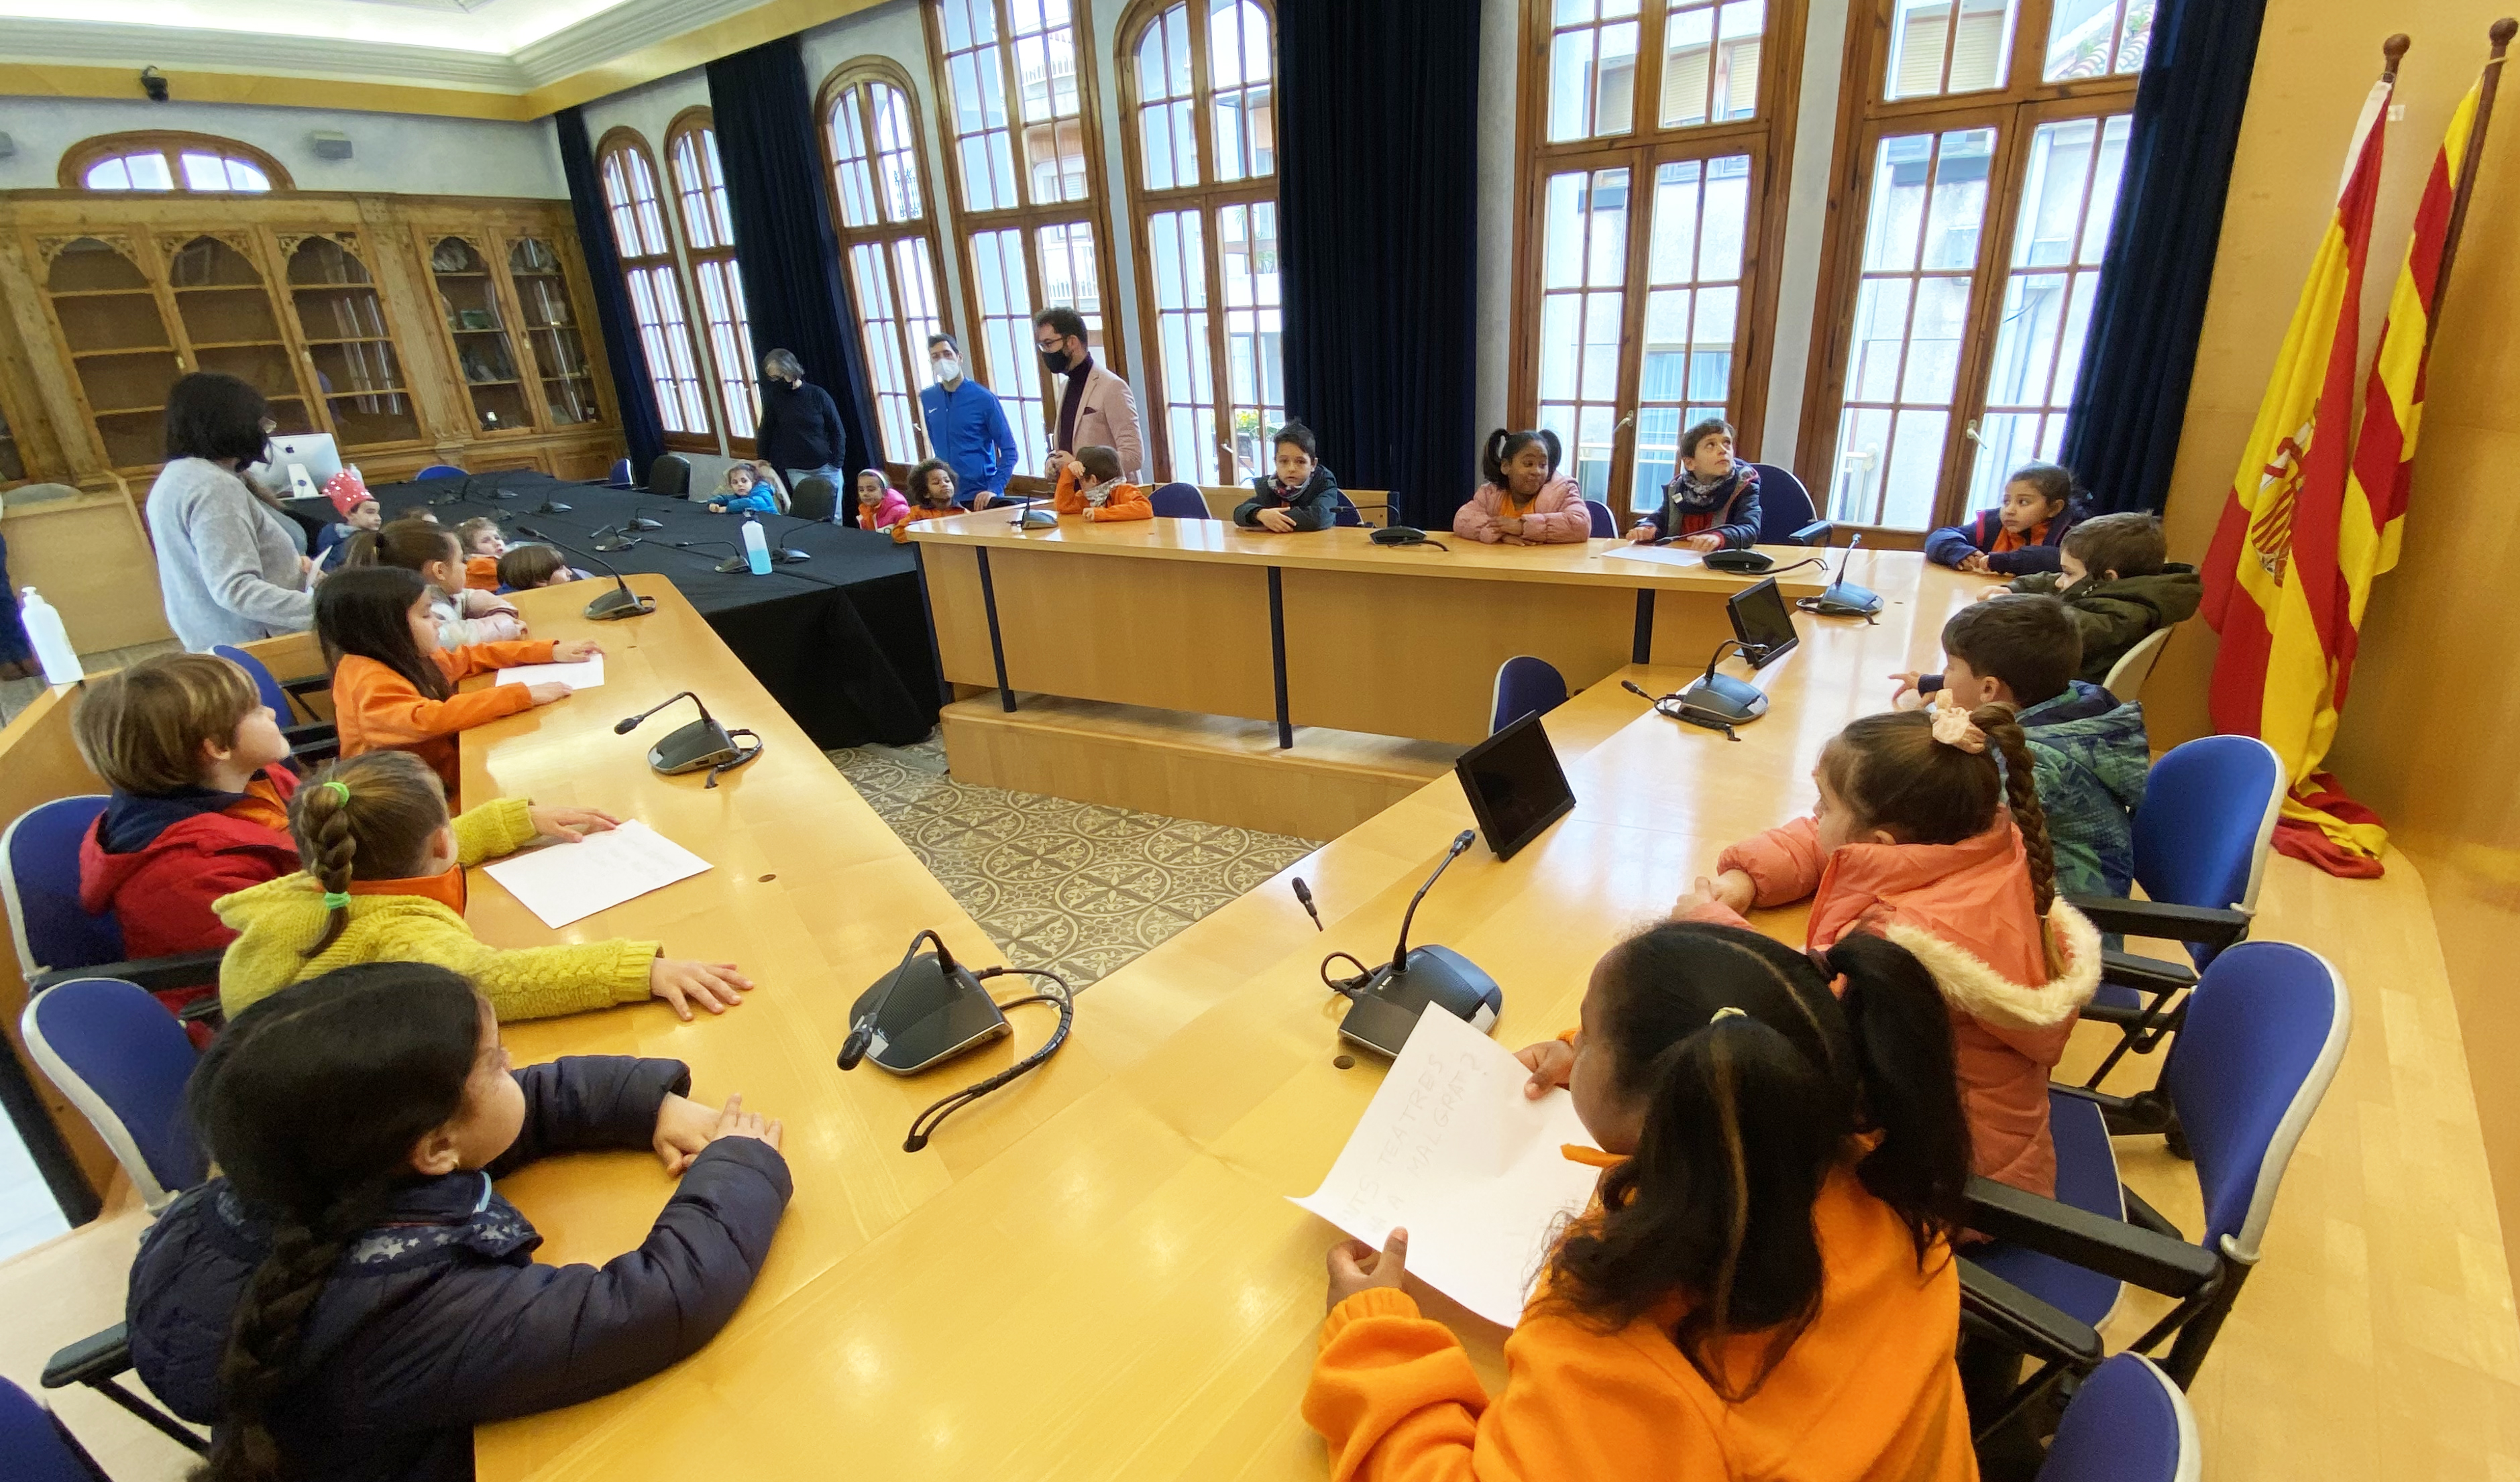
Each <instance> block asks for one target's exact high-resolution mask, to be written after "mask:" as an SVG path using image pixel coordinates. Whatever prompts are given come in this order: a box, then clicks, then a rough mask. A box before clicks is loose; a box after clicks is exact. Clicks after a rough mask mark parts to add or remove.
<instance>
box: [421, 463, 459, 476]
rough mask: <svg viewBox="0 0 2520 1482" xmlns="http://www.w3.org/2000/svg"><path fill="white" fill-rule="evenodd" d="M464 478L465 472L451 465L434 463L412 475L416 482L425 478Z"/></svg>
mask: <svg viewBox="0 0 2520 1482" xmlns="http://www.w3.org/2000/svg"><path fill="white" fill-rule="evenodd" d="M464 476H465V473H464V471H463V470H462V469H459V468H457V467H456V466H455V465H453V464H451V463H433V464H430V465H429V466H428V467H427V468H425V469H423V470H421V471H420V472H417V473H414V474H413V475H412V477H413V478H414V479H415V480H417V479H423V478H462V477H464Z"/></svg>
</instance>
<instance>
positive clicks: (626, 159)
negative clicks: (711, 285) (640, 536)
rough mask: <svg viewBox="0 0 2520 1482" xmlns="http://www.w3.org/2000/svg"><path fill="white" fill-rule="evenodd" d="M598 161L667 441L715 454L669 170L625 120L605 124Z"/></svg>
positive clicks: (623, 275) (688, 449)
mask: <svg viewBox="0 0 2520 1482" xmlns="http://www.w3.org/2000/svg"><path fill="white" fill-rule="evenodd" d="M595 163H596V177H597V179H598V180H599V181H600V182H601V183H602V185H603V188H604V206H605V214H606V216H607V217H608V218H609V219H610V221H611V223H612V245H613V248H614V250H615V251H616V252H618V253H619V255H620V259H621V278H622V282H623V284H624V286H625V287H626V288H627V289H628V290H629V294H630V314H631V317H632V319H633V320H635V321H636V322H637V324H638V327H639V342H640V344H641V346H642V347H644V348H645V349H646V351H647V357H648V381H649V388H650V391H651V393H652V395H653V396H654V397H655V400H656V416H657V420H658V421H659V422H660V423H661V424H662V425H663V427H664V431H665V446H666V447H668V448H672V449H675V450H677V451H680V452H686V453H714V452H716V451H717V450H718V440H717V420H716V417H715V415H714V414H713V413H712V412H711V410H710V402H711V400H712V398H711V397H710V396H709V394H708V391H707V388H706V386H705V385H704V384H703V381H704V377H703V372H702V365H701V361H700V356H699V342H698V341H697V339H696V338H694V337H693V335H692V326H691V320H690V317H689V313H688V311H687V310H686V309H685V307H684V297H685V295H684V292H683V270H682V266H681V264H680V263H679V262H677V261H676V260H675V257H674V240H673V235H672V233H671V232H670V231H669V230H668V229H667V226H666V219H667V218H666V212H667V209H668V207H667V206H666V204H665V202H664V200H663V196H664V177H663V176H662V175H660V174H658V173H657V171H656V157H655V156H654V155H653V154H652V153H651V152H650V150H649V148H648V141H647V140H646V139H645V138H643V137H641V135H640V133H639V131H638V130H637V129H634V128H630V127H628V126H626V125H625V126H622V127H619V128H613V129H609V130H607V131H606V133H605V135H604V137H603V139H602V140H600V141H598V143H597V145H596V151H595ZM624 394H627V388H625V390H624Z"/></svg>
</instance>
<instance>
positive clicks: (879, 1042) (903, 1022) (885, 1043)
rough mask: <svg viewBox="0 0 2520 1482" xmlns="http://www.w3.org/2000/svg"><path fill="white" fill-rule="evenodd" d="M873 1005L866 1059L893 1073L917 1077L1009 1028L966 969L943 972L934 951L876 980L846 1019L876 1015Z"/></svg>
mask: <svg viewBox="0 0 2520 1482" xmlns="http://www.w3.org/2000/svg"><path fill="white" fill-rule="evenodd" d="M896 978H897V979H899V981H898V982H896V981H895V979H896ZM887 989H889V990H890V995H891V996H890V997H889V998H888V999H887V998H886V997H885V992H886V990H887ZM878 1004H880V1005H881V1013H880V1015H879V1016H878V1017H877V1019H876V1020H875V1026H874V1027H875V1039H874V1041H873V1045H872V1048H871V1049H870V1050H869V1051H868V1052H867V1056H866V1057H867V1058H868V1059H870V1060H872V1061H874V1062H875V1063H876V1064H877V1065H880V1066H882V1067H883V1068H884V1069H886V1070H889V1071H891V1072H892V1073H893V1074H895V1075H917V1074H918V1073H919V1072H921V1071H922V1070H925V1069H926V1068H928V1067H929V1066H931V1065H936V1064H940V1063H942V1062H943V1061H946V1060H950V1059H952V1058H954V1057H955V1056H956V1055H962V1054H964V1053H965V1052H967V1051H971V1050H976V1049H978V1048H979V1047H981V1046H982V1045H985V1044H987V1043H988V1042H989V1041H991V1040H994V1039H999V1038H1002V1037H1004V1036H1005V1035H1007V1034H1009V1033H1011V1032H1012V1031H1011V1030H1010V1029H1009V1027H1008V1025H1007V1016H1006V1013H1005V1011H1004V1010H1001V1009H999V1008H998V1006H997V1005H996V1004H995V1003H994V1002H992V1001H991V1000H990V998H989V993H988V990H987V989H985V988H983V987H981V986H980V980H979V979H978V978H976V977H974V976H972V975H971V969H970V968H968V967H966V966H963V965H962V964H960V963H957V964H955V965H954V966H953V968H952V970H950V971H948V970H946V969H945V968H943V967H941V966H938V964H937V961H936V956H935V954H934V953H922V954H921V955H920V956H918V957H916V958H913V959H912V960H911V961H910V962H909V963H907V964H906V965H904V966H902V967H901V968H900V969H899V970H898V971H896V972H890V973H886V974H885V975H884V976H882V977H880V978H877V980H876V981H875V983H874V985H873V986H871V987H869V988H868V989H867V991H866V992H864V993H862V994H859V995H858V999H857V1002H856V1003H854V1004H852V1005H850V1006H849V1020H850V1022H852V1023H855V1022H857V1021H858V1020H860V1019H863V1018H865V1017H866V1016H867V1015H868V1014H871V1013H876V1012H877V1005H878Z"/></svg>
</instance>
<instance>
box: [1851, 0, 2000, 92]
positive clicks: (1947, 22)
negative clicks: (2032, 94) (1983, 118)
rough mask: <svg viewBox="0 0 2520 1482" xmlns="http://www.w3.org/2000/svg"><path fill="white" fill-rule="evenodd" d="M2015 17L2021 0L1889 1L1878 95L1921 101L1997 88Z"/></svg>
mask: <svg viewBox="0 0 2520 1482" xmlns="http://www.w3.org/2000/svg"><path fill="white" fill-rule="evenodd" d="M2019 13H2020V0H1894V4H1893V9H1892V13H1891V19H1890V47H1889V51H1888V54H1887V66H1886V67H1885V68H1884V73H1885V74H1884V76H1883V79H1882V95H1883V96H1884V97H1887V98H1893V99H1897V98H1926V97H1932V96H1934V95H1936V94H1940V93H1969V92H1983V91H1985V90H1986V89H1988V88H1995V87H2002V86H2003V81H2004V78H2005V76H2006V75H2007V74H2008V73H2009V71H2010V69H2011V66H2012V31H2013V25H2014V22H2016V21H2017V20H2018V19H2019Z"/></svg>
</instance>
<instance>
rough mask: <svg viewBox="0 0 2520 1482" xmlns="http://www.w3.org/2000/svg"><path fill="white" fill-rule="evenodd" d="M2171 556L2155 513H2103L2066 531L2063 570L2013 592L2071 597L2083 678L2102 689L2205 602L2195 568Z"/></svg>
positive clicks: (2027, 579) (2027, 580)
mask: <svg viewBox="0 0 2520 1482" xmlns="http://www.w3.org/2000/svg"><path fill="white" fill-rule="evenodd" d="M2169 554H2170V547H2169V544H2168V542H2166V541H2165V540H2163V538H2162V534H2161V521H2160V520H2158V519H2156V518H2154V517H2153V516H2149V515H2102V516H2099V517H2097V518H2095V519H2087V520H2085V521H2083V522H2082V523H2081V524H2078V525H2076V526H2075V527H2074V528H2073V529H2072V530H2070V531H2068V532H2066V535H2065V543H2064V548H2063V550H2062V551H2060V552H2059V553H2058V558H2057V559H2058V561H2059V563H2060V566H2061V569H2060V570H2058V571H2055V572H2052V573H2040V574H2037V575H2032V576H2023V577H2019V578H2016V579H2015V580H2014V581H2013V583H2012V585H2011V587H2010V588H2009V590H2011V591H2014V592H2026V593H2035V594H2047V595H2051V596H2055V597H2060V598H2062V599H2064V602H2065V611H2066V612H2067V613H2068V614H2069V615H2071V616H2072V618H2073V619H2074V630H2075V631H2076V632H2077V633H2079V634H2081V635H2082V639H2083V667H2082V669H2081V671H2080V672H2079V673H2078V674H2077V676H2076V677H2077V678H2080V679H2087V680H2090V681H2091V682H2092V683H2093V684H2095V685H2096V684H2102V683H2105V682H2106V681H2107V679H2108V677H2109V670H2110V669H2112V668H2114V667H2116V665H2117V661H2118V660H2119V659H2121V658H2124V657H2125V656H2126V651H2128V650H2129V649H2132V648H2134V647H2135V646H2136V645H2137V644H2139V643H2141V642H2142V641H2143V639H2144V635H2146V634H2148V633H2150V632H2152V631H2153V630H2154V629H2155V628H2167V627H2170V626H2172V625H2173V624H2175V623H2183V622H2185V621H2186V620H2187V619H2188V618H2190V617H2192V616H2194V615H2195V613H2196V608H2197V606H2198V605H2199V604H2200V603H2202V602H2203V601H2204V599H2205V584H2204V583H2203V582H2202V581H2201V580H2199V579H2198V578H2197V575H2196V568H2195V567H2194V566H2191V565H2188V564H2186V563H2185V562H2183V561H2166V560H2164V558H2165V557H2167V556H2168V555H2169Z"/></svg>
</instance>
